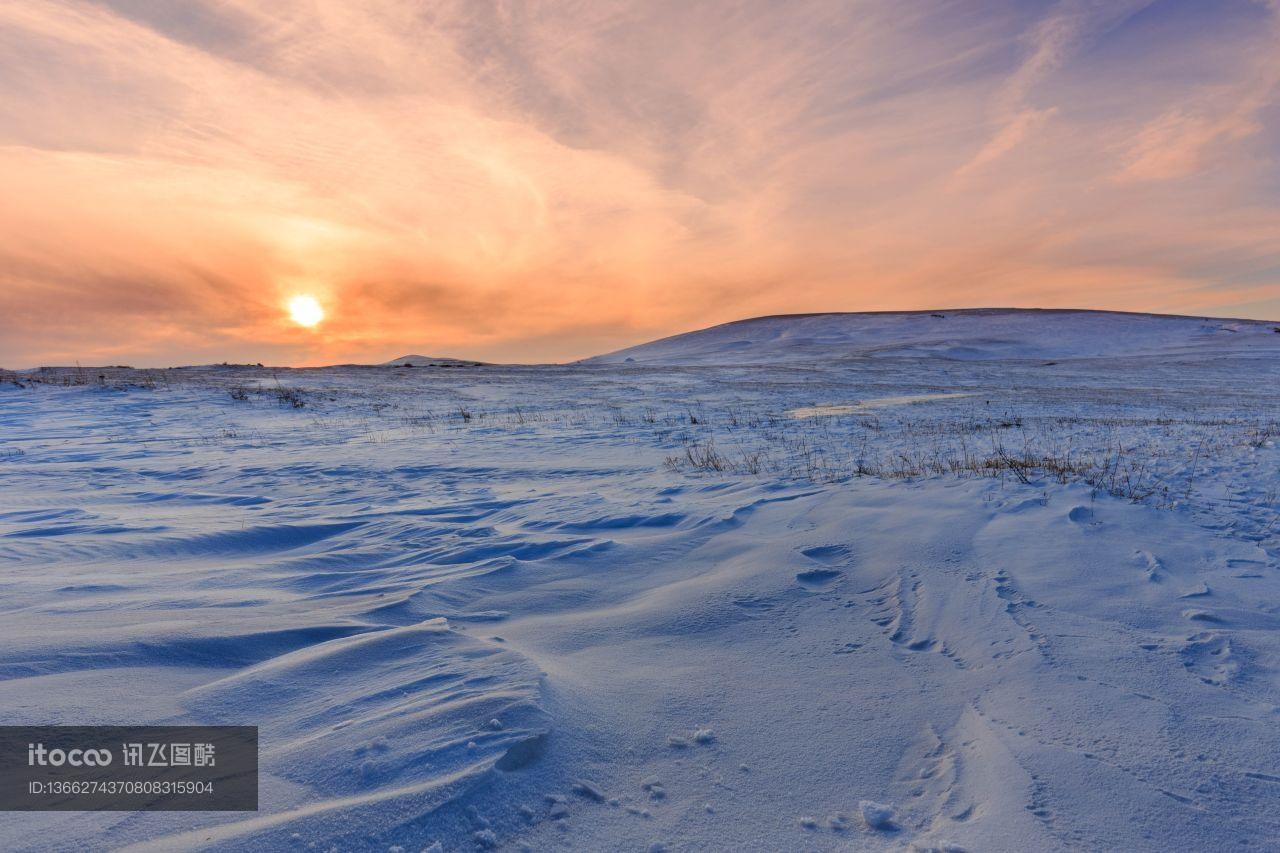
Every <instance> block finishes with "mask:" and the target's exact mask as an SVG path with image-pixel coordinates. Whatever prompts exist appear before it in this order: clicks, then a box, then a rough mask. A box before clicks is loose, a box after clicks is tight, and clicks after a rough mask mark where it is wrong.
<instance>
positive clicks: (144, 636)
mask: <svg viewBox="0 0 1280 853" xmlns="http://www.w3.org/2000/svg"><path fill="white" fill-rule="evenodd" d="M1276 337H1277V338H1280V335H1277V336H1276ZM60 376H61V377H63V378H67V379H68V382H69V387H63V385H62V384H61V383H60V381H59V377H60ZM29 378H32V379H39V380H41V381H34V382H31V381H27V379H26V378H24V380H23V385H24V386H26V387H22V388H19V387H16V386H12V387H11V388H10V389H9V390H6V391H4V392H3V393H0V495H3V504H2V505H0V566H2V568H3V575H2V578H0V583H2V584H3V587H2V589H3V593H4V595H3V598H2V599H0V635H2V636H3V639H4V642H3V647H2V648H0V710H3V712H4V721H5V722H7V723H145V722H156V723H159V722H187V723H243V724H252V725H257V726H259V727H260V729H261V734H262V753H261V767H262V774H263V775H262V796H261V810H260V812H258V813H256V814H254V813H249V814H210V813H205V814H193V813H147V814H106V813H44V814H34V813H25V814H16V813H15V814H10V815H8V816H7V818H6V820H5V821H3V822H0V847H3V848H4V849H6V850H44V849H86V848H92V849H97V848H134V849H146V850H162V851H168V850H179V849H181V850H185V849H200V848H212V849H228V850H298V849H303V850H306V849H316V850H329V849H335V848H336V849H339V850H379V851H389V850H396V849H399V850H403V851H420V850H450V851H453V850H477V849H490V848H496V849H511V850H520V849H533V850H543V849H571V850H587V851H598V850H671V851H676V850H734V851H737V850H762V851H763V850H847V849H857V850H864V849H865V850H904V849H907V850H910V849H916V850H970V851H993V850H994V851H1000V850H1009V851H1022V850H1028V849H1036V850H1134V851H1165V850H1174V849H1176V850H1206V849H1223V848H1228V847H1229V848H1232V849H1242V850H1250V849H1253V850H1265V849H1270V848H1271V847H1272V846H1273V845H1274V840H1275V838H1277V837H1280V725H1277V724H1278V723H1280V520H1278V519H1280V506H1278V505H1277V497H1276V495H1277V493H1278V492H1280V450H1277V448H1276V437H1277V434H1278V433H1277V426H1276V424H1277V420H1280V410H1278V408H1277V407H1278V405H1280V404H1278V403H1277V401H1276V399H1275V393H1274V389H1275V388H1276V387H1277V378H1278V377H1277V367H1276V366H1275V362H1274V361H1272V360H1268V359H1264V358H1259V357H1256V355H1253V354H1250V353H1248V352H1227V351H1221V352H1216V353H1215V354H1213V355H1212V356H1209V355H1205V356H1204V357H1202V358H1201V357H1196V356H1193V355H1183V356H1179V358H1178V360H1175V361H1166V360H1160V359H1150V358H1147V357H1145V356H1144V357H1134V358H1131V359H1126V358H1116V359H1112V360H1110V361H1104V362H1094V361H1091V362H1088V363H1087V364H1086V363H1084V362H1081V363H1079V364H1075V365H1058V366H1055V367H1052V368H1048V367H1045V366H1044V365H1041V364H1039V363H1027V362H1025V361H1021V360H1015V361H998V362H990V361H983V362H962V361H944V360H939V359H936V358H932V357H929V358H902V357H884V358H879V359H873V360H870V363H864V364H859V363H858V362H856V361H855V362H847V363H842V364H839V365H832V364H822V365H808V366H806V365H795V364H792V365H790V366H787V365H782V366H776V367H769V368H750V367H676V368H659V367H643V366H635V365H628V366H625V367H620V368H609V367H598V366H597V367H583V368H557V367H547V368H501V367H476V368H448V369H440V370H435V371H433V370H432V369H430V368H415V369H412V370H408V369H396V368H383V369H373V368H350V369H330V370H317V371H278V372H272V371H267V370H257V369H252V368H246V369H227V368H210V369H201V370H189V371H169V372H167V373H165V374H162V375H160V376H159V377H157V376H156V375H150V374H143V373H137V372H118V373H113V374H111V375H110V378H109V379H107V380H106V381H105V382H104V383H103V384H101V385H96V384H91V385H88V386H79V385H76V384H75V380H74V374H67V373H64V374H59V373H57V372H52V371H51V372H46V373H45V374H43V375H36V376H33V377H29ZM282 390H283V391H284V392H286V393H283V394H282V393H281V391H282ZM961 394H963V396H959V395H961ZM295 400H296V401H301V403H302V405H301V406H298V405H295V402H294V401H295ZM867 401H875V402H876V405H874V406H862V405H859V404H860V403H862V402H867ZM886 401H888V402H886ZM841 407H843V408H841ZM806 408H809V409H814V408H816V409H819V410H820V411H818V412H816V413H812V414H808V415H807V416H804V417H797V416H794V415H793V414H789V413H792V412H794V411H796V410H804V409H806ZM829 409H834V410H829ZM708 448H710V449H711V454H710V455H708V453H707V452H706V451H707V449H708ZM903 460H906V461H903ZM437 844H438V845H439V846H438V847H436V846H434V845H437Z"/></svg>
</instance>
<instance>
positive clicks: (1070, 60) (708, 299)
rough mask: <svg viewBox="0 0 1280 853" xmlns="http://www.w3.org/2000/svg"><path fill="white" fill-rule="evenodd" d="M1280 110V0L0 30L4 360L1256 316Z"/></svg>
mask: <svg viewBox="0 0 1280 853" xmlns="http://www.w3.org/2000/svg"><path fill="white" fill-rule="evenodd" d="M1278 99H1280V0H1271V2H1259V0H1238V2H1235V1H1234V0H1213V2H1209V0H1177V1H1176V2H1155V0H1089V2H1085V0H1079V1H1078V2H1072V0H1061V1H1060V2H1027V0H1019V1H1018V2H999V0H990V2H940V0H928V2H913V0H861V2H836V0H814V1H813V2H798V1H796V0H793V2H785V3H783V2H764V0H738V2H689V1H688V0H634V2H627V1H626V0H576V2H570V1H569V0H563V1H562V2H515V0H512V2H487V0H456V2H448V1H447V0H442V1H441V2H429V0H414V1H412V2H411V0H365V2H359V3H355V2H349V0H272V2H265V0H264V1H263V2H250V0H184V2H172V0H101V2H42V0H0V146H3V147H2V153H0V193H2V196H0V198H2V200H0V235H2V236H0V365H3V366H5V367H9V368H24V367H31V366H35V365H39V364H52V363H61V364H65V363H69V362H72V361H74V360H79V361H81V362H82V363H85V364H91V363H102V362H109V363H129V364H137V365H164V364H185V363H200V362H207V361H223V360H231V361H264V362H269V363H275V364H320V363H333V362H338V361H375V360H385V359H388V358H391V357H394V356H398V355H401V354H404V353H406V352H420V353H425V354H432V355H454V356H463V357H470V358H482V359H490V360H509V361H546V360H556V361H559V360H567V359H573V358H579V357H583V356H587V355H592V354H595V353H598V352H602V351H606V350H611V349H616V348H618V347H621V346H625V345H628V344H632V343H636V342H639V341H642V340H646V339H649V338H653V337H657V336H661V335H665V334H670V333H673V332H678V331H685V330H688V329H692V328H697V327H702V326H706V325H710V324H712V323H716V322H722V321H726V320H732V319H738V318H742V317H749V316H755V315H760V314H772V313H789V312H805V311H824V310H845V311H849V310H877V309H920V308H935V307H946V308H953V307H966V306H984V305H992V306H1005V305H1012V306H1046V307H1092V308H1115V309H1124V310H1142V311H1148V310H1149V311H1159V312H1172V313H1193V314H1218V315H1224V316H1242V317H1259V318H1264V319H1280V163H1278V161H1277V156H1278V155H1280V103H1278ZM299 295H306V296H312V297H314V298H315V300H316V301H317V302H318V303H319V305H320V307H321V308H322V309H323V312H324V319H323V320H321V321H320V322H319V323H317V324H316V325H314V326H312V327H310V328H308V327H305V326H302V325H299V324H297V323H295V322H293V321H292V320H291V318H290V312H289V310H288V308H287V306H288V304H289V301H290V299H292V298H294V297H297V296H299Z"/></svg>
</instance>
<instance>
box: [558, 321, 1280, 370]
mask: <svg viewBox="0 0 1280 853" xmlns="http://www.w3.org/2000/svg"><path fill="white" fill-rule="evenodd" d="M1277 328H1278V327H1277V324H1275V323H1269V322H1263V321H1260V320H1226V319H1215V318H1207V317H1181V316H1172V315H1161V314H1128V313H1122V312H1115V311H1084V310H1052V309H1022V308H980V309H967V310H960V311H909V312H884V313H862V314H791V315H781V316H773V317H757V318H755V319H751V320H738V321H735V322H732V323H725V324H723V325H720V326H712V327H711V328H708V329H701V330H699V331H695V332H688V333H686V334H682V335H675V336H674V337H669V338H663V339H661V340H657V341H652V342H650V343H646V344H640V345H638V346H634V347H629V348H627V349H622V350H618V351H617V352H612V353H607V354H605V355H599V356H595V357H594V358H589V359H586V360H585V361H584V362H583V363H584V364H629V363H637V364H734V365H744V364H769V363H778V362H787V361H811V360H821V361H831V360H834V359H842V358H867V357H880V358H884V357H900V358H930V359H947V360H952V361H987V360H996V359H1038V360H1041V361H1044V360H1058V359H1078V358H1102V357H1114V356H1138V355H1177V354H1183V353H1200V352H1203V351H1205V350H1209V351H1211V352H1212V351H1215V350H1222V351H1223V352H1240V351H1245V352H1256V353H1258V354H1270V355H1275V354H1276V353H1280V334H1276V329H1277Z"/></svg>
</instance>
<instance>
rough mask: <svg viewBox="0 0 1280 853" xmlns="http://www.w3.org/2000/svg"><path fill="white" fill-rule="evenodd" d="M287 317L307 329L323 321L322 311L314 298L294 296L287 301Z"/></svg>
mask: <svg viewBox="0 0 1280 853" xmlns="http://www.w3.org/2000/svg"><path fill="white" fill-rule="evenodd" d="M289 317H290V319H292V320H293V322H295V323H297V324H298V325H299V326H306V327H307V328H308V329H309V328H311V327H313V326H315V325H316V324H317V323H319V322H320V321H321V320H323V319H324V309H323V308H321V307H320V303H319V302H318V301H316V298H315V297H314V296H295V297H293V298H292V299H290V300H289Z"/></svg>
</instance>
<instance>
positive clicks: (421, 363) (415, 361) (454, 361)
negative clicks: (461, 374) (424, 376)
mask: <svg viewBox="0 0 1280 853" xmlns="http://www.w3.org/2000/svg"><path fill="white" fill-rule="evenodd" d="M485 364H486V362H483V361H472V360H471V359H469V358H444V357H443V356H432V355H402V356H400V357H399V358H393V359H391V360H390V361H384V362H383V363H382V364H380V365H378V367H484V366H485Z"/></svg>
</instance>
